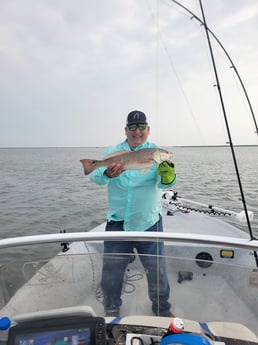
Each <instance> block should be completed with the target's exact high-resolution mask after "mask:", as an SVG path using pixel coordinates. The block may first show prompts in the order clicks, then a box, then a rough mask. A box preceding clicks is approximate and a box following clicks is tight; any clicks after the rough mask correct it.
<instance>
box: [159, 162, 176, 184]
mask: <svg viewBox="0 0 258 345" xmlns="http://www.w3.org/2000/svg"><path fill="white" fill-rule="evenodd" d="M157 173H158V175H160V176H161V183H162V184H171V183H172V182H174V180H175V178H176V173H175V164H174V163H172V162H171V163H170V162H166V161H165V162H162V163H160V165H159V166H158V169H157Z"/></svg>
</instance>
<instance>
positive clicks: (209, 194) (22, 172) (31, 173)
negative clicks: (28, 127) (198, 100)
mask: <svg viewBox="0 0 258 345" xmlns="http://www.w3.org/2000/svg"><path fill="white" fill-rule="evenodd" d="M168 149H170V150H171V151H172V152H174V157H175V164H176V170H177V184H176V186H174V190H175V191H177V192H178V194H179V195H180V196H181V197H184V198H187V199H193V200H196V201H199V202H203V203H206V204H212V205H214V206H218V207H224V208H227V209H230V210H233V211H236V212H239V211H241V210H242V209H243V207H242V204H241V198H240V192H239V187H238V185H237V179H236V174H235V170H234V167H233V160H232V157H231V151H230V148H228V147H220V148H218V147H200V148H193V147H191V148H189V147H187V148H186V147H185V148H178V147H177V148H168ZM103 150H104V149H103V148H41V149H39V148H33V149H0V166H1V170H0V233H1V238H6V237H15V236H21V235H34V234H49V233H56V232H60V231H63V230H66V232H77V231H88V230H90V229H91V228H92V227H94V226H96V225H98V224H100V223H102V222H103V221H104V220H105V215H106V206H107V198H106V187H104V186H97V185H95V184H93V183H91V182H90V181H89V177H86V176H84V174H83V170H82V166H81V163H80V162H79V160H80V159H81V158H101V156H102V153H103ZM235 150H236V156H237V161H238V164H239V171H240V175H241V179H242V185H243V188H244V191H245V198H246V202H247V204H248V206H249V209H250V210H252V211H253V212H254V216H255V218H254V221H253V223H252V227H253V232H254V233H255V235H257V236H258V203H257V200H258V197H257V195H258V174H257V171H258V147H237V148H235ZM242 227H243V229H244V230H246V231H247V227H246V226H242ZM60 249H61V248H60V246H59V245H58V244H53V245H51V246H50V245H47V246H46V245H45V246H40V247H39V246H33V247H30V248H29V249H28V248H22V247H19V248H13V249H4V250H1V253H0V273H1V274H0V280H1V282H0V283H1V285H5V286H6V285H7V289H6V290H8V291H10V293H13V292H14V291H15V290H16V289H17V288H18V287H19V286H20V285H21V277H20V276H21V274H20V273H21V271H22V262H23V261H24V258H26V260H34V259H35V258H36V257H38V255H41V256H45V257H48V256H52V255H54V254H55V253H57V252H59V251H60ZM10 262H11V263H12V264H10ZM4 290H5V289H4ZM9 297H10V296H9V295H8V296H3V298H2V299H3V300H5V301H7V300H8V299H9Z"/></svg>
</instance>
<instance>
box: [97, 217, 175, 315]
mask: <svg viewBox="0 0 258 345" xmlns="http://www.w3.org/2000/svg"><path fill="white" fill-rule="evenodd" d="M106 231H124V230H123V222H122V221H121V222H115V221H110V222H107V224H106ZM146 231H161V232H162V231H163V224H162V217H161V216H160V220H159V221H158V222H157V223H156V224H154V225H153V226H152V227H150V228H149V229H147V230H146ZM134 248H136V249H137V252H138V254H139V257H140V260H141V262H142V264H143V267H144V269H145V272H146V277H147V282H148V295H149V298H150V300H151V302H152V310H153V312H154V314H156V315H162V314H166V313H167V312H168V311H169V310H170V307H171V304H170V303H169V302H168V299H169V293H170V288H169V283H168V279H167V268H166V260H165V257H164V254H165V248H164V243H163V242H158V241H157V242H149V241H148V242H146V241H137V242H135V241H131V242H124V241H105V242H104V259H103V270H102V279H101V288H102V291H103V296H104V299H103V304H104V309H105V312H106V313H109V312H117V313H118V314H119V307H120V306H121V304H122V300H121V293H122V287H123V278H124V273H125V270H126V267H127V265H128V263H129V261H130V259H131V255H130V254H132V253H134V252H133V249H134ZM117 253H121V254H117ZM112 254H114V255H113V256H112ZM123 254H125V255H123ZM141 254H149V255H141ZM157 255H160V256H159V257H158V258H157Z"/></svg>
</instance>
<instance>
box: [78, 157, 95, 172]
mask: <svg viewBox="0 0 258 345" xmlns="http://www.w3.org/2000/svg"><path fill="white" fill-rule="evenodd" d="M80 162H81V163H82V165H83V169H84V174H85V175H89V174H90V173H91V172H92V171H93V170H94V169H95V168H96V166H95V164H94V161H93V160H92V159H81V160H80Z"/></svg>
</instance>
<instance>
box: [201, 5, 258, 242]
mask: <svg viewBox="0 0 258 345" xmlns="http://www.w3.org/2000/svg"><path fill="white" fill-rule="evenodd" d="M199 4H200V9H201V12H202V18H203V26H204V29H205V33H206V37H207V42H208V47H209V52H210V56H211V60H212V66H213V71H214V74H215V79H216V87H217V90H218V93H219V98H220V104H221V107H222V113H223V116H224V121H225V125H226V130H227V134H228V140H229V144H230V148H231V153H232V158H233V162H234V167H235V171H236V175H237V181H238V185H239V189H240V194H241V199H242V203H243V207H244V211H245V216H246V221H247V225H248V230H249V234H250V238H251V240H254V239H255V237H254V235H253V231H252V227H251V222H250V219H249V215H248V211H247V206H246V201H245V196H244V190H243V187H242V182H241V178H240V173H239V169H238V164H237V160H236V155H235V150H234V145H233V141H232V137H231V132H230V128H229V123H228V118H227V113H226V108H225V105H224V99H223V95H222V91H221V87H220V80H219V76H218V73H217V67H216V62H215V58H214V54H213V49H212V45H211V41H210V35H209V30H208V28H207V24H206V18H205V14H204V10H203V6H202V0H199Z"/></svg>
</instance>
